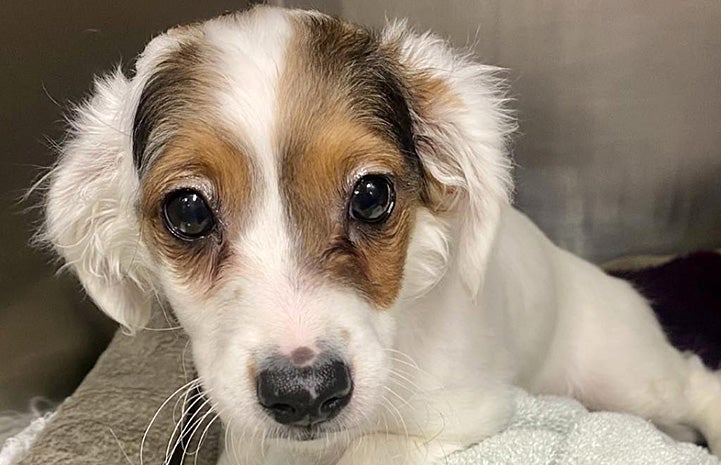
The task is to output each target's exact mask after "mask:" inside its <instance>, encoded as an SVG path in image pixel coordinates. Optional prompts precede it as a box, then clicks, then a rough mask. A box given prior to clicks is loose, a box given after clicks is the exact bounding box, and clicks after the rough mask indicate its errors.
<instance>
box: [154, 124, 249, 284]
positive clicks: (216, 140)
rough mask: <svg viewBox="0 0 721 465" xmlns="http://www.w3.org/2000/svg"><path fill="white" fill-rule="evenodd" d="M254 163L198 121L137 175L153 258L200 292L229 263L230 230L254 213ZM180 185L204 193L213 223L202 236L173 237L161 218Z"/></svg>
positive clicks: (234, 232)
mask: <svg viewBox="0 0 721 465" xmlns="http://www.w3.org/2000/svg"><path fill="white" fill-rule="evenodd" d="M252 176H253V166H252V164H251V161H250V158H249V157H247V156H246V155H245V154H244V153H243V151H242V150H241V149H240V148H238V147H237V146H236V145H234V144H233V143H231V142H230V139H229V138H226V137H224V136H223V135H222V134H220V133H219V132H218V131H216V130H213V129H209V128H206V127H204V126H203V125H201V124H197V125H194V126H186V127H185V128H183V129H181V130H179V131H178V133H177V134H176V135H175V137H174V138H173V139H172V140H170V141H169V142H168V143H167V145H166V146H165V147H164V149H163V151H162V152H161V153H160V154H159V155H158V156H157V157H156V158H155V159H154V160H153V162H152V164H151V165H150V166H149V167H148V168H147V172H146V175H145V176H144V177H143V179H142V181H141V191H142V194H141V211H142V216H143V219H142V221H143V226H144V227H143V234H144V236H145V238H146V240H147V241H148V242H149V243H152V244H154V245H155V247H151V249H152V250H153V251H154V252H155V253H156V256H157V258H159V259H161V260H163V261H167V262H168V263H169V264H170V266H171V268H172V269H173V271H174V273H175V274H176V275H177V276H178V277H179V278H180V279H182V280H183V281H184V282H186V283H187V284H188V285H189V286H193V287H194V288H195V289H196V290H198V291H199V292H201V293H206V292H210V291H211V290H212V289H213V288H214V287H215V286H216V285H217V284H218V283H219V281H221V279H220V278H221V273H222V270H223V268H224V266H225V265H226V264H227V263H228V259H229V256H230V247H229V243H228V240H227V238H228V236H231V237H235V236H237V235H239V234H240V233H241V232H242V229H243V227H244V225H245V223H246V222H247V221H248V218H250V215H251V214H252V211H251V209H252V199H251V195H252V183H251V179H252ZM180 188H193V189H196V190H199V191H201V193H203V194H204V196H205V198H206V201H207V202H208V204H209V206H210V207H211V210H213V212H214V215H215V219H216V227H215V230H214V231H213V233H212V234H210V235H208V236H207V237H205V238H202V239H199V240H196V241H192V242H188V241H182V240H179V239H177V238H176V237H174V236H173V235H172V234H171V233H170V232H169V231H168V230H167V228H166V226H165V224H164V221H163V211H162V208H163V203H164V199H165V197H166V196H167V195H168V194H169V193H170V192H173V191H175V190H177V189H180Z"/></svg>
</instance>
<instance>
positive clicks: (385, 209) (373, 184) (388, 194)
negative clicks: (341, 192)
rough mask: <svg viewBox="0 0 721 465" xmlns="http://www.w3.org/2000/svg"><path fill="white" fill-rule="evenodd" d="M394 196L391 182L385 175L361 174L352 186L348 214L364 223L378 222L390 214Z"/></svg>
mask: <svg viewBox="0 0 721 465" xmlns="http://www.w3.org/2000/svg"><path fill="white" fill-rule="evenodd" d="M395 197H396V194H395V190H393V183H392V182H391V180H390V179H389V178H388V177H387V176H383V175H380V174H369V175H366V176H363V177H362V178H360V179H359V180H358V182H356V184H355V186H354V187H353V193H352V194H351V198H350V206H349V211H348V214H349V215H350V217H351V218H353V219H355V220H358V221H362V222H364V223H379V222H381V221H384V220H386V219H387V218H388V217H389V216H390V214H391V212H392V211H393V206H394V205H395Z"/></svg>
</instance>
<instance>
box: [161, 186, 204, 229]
mask: <svg viewBox="0 0 721 465" xmlns="http://www.w3.org/2000/svg"><path fill="white" fill-rule="evenodd" d="M163 220H164V221H165V227H166V228H167V229H168V231H170V232H171V233H172V234H173V235H174V236H175V237H177V238H179V239H182V240H185V241H193V240H195V239H200V238H202V237H205V236H207V235H208V234H209V233H210V232H211V231H212V230H213V228H214V227H215V218H214V217H213V212H212V211H211V210H210V207H209V206H208V203H207V202H206V201H205V199H204V198H203V196H202V195H201V194H200V193H199V192H198V191H195V190H193V189H180V190H177V191H175V192H171V193H170V194H168V196H167V197H166V198H165V203H163Z"/></svg>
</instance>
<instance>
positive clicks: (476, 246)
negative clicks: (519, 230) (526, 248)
mask: <svg viewBox="0 0 721 465" xmlns="http://www.w3.org/2000/svg"><path fill="white" fill-rule="evenodd" d="M383 41H384V42H385V43H386V44H387V45H388V47H389V49H391V50H397V53H398V54H399V58H398V59H399V61H400V64H401V69H400V72H401V74H402V75H403V76H404V81H405V84H406V87H407V90H408V92H409V97H410V100H411V101H410V107H411V113H412V118H413V120H414V123H413V125H414V128H413V129H414V137H415V142H416V148H417V151H418V155H419V157H420V159H421V163H422V164H423V167H424V169H425V171H426V174H427V175H428V177H429V178H430V179H432V181H433V182H432V184H433V185H434V186H432V187H434V189H433V192H431V193H430V194H431V197H434V199H432V200H433V201H434V202H435V203H436V204H437V205H438V206H439V209H442V210H447V211H449V212H450V213H451V216H452V220H453V221H454V222H456V232H455V233H456V234H457V236H455V242H456V244H455V245H456V247H455V250H452V253H453V254H454V257H455V258H454V263H455V264H456V265H457V266H458V270H459V272H460V276H461V277H462V279H463V282H464V284H465V285H466V287H467V288H468V290H469V292H470V293H471V295H472V296H474V297H475V295H476V294H477V293H478V290H479V288H480V286H481V284H482V281H483V271H484V270H485V267H486V261H487V257H488V252H489V250H490V247H491V244H492V241H493V238H494V236H495V230H496V228H497V225H498V221H499V215H500V209H501V207H502V205H504V204H509V203H510V194H511V189H512V180H511V174H510V168H511V159H510V157H509V154H508V147H507V144H508V138H509V136H510V134H511V133H512V132H513V130H514V129H515V121H514V120H513V118H511V116H510V114H509V112H508V110H507V109H506V108H505V106H504V104H505V101H506V98H505V96H504V89H503V85H502V84H503V81H502V79H500V78H499V77H498V72H499V71H500V70H499V69H498V68H495V67H492V66H486V65H481V64H478V63H476V62H474V61H473V60H472V59H471V58H470V56H469V55H464V54H460V53H459V52H458V51H456V50H453V49H452V48H451V47H450V46H449V45H448V43H446V42H445V41H443V40H441V39H440V38H438V37H436V36H434V35H431V34H423V35H418V34H415V33H413V32H412V31H409V30H408V28H407V27H406V25H405V23H404V22H396V23H393V24H390V25H388V26H387V27H386V29H385V30H384V33H383Z"/></svg>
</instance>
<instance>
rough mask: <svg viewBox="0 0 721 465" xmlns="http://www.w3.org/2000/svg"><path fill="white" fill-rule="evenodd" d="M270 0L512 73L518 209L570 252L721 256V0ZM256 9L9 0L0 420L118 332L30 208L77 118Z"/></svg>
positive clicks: (3, 34)
mask: <svg viewBox="0 0 721 465" xmlns="http://www.w3.org/2000/svg"><path fill="white" fill-rule="evenodd" d="M269 3H274V4H278V5H285V6H301V7H313V8H317V9H319V10H322V11H324V12H327V13H331V14H335V15H339V16H343V17H345V18H347V19H350V20H352V21H355V22H358V23H362V24H367V25H370V26H373V27H380V26H382V24H383V23H384V21H385V18H395V17H403V18H409V20H410V22H411V24H413V25H416V26H417V27H418V28H419V29H421V30H425V29H432V30H434V31H435V32H436V33H438V34H440V35H442V36H444V37H447V38H448V39H450V40H451V41H452V42H453V43H454V44H455V45H458V46H466V45H468V46H471V47H473V49H474V51H475V53H476V54H477V55H478V57H479V59H480V60H482V61H484V62H486V63H489V64H495V65H498V66H502V67H505V68H508V69H509V72H508V78H509V80H510V83H511V92H512V96H513V97H514V98H515V101H514V102H513V106H514V108H515V109H516V111H517V115H518V118H519V121H520V131H519V133H518V135H517V137H516V143H515V145H514V157H515V160H516V163H517V165H518V166H517V168H516V171H515V178H516V182H517V192H516V204H517V206H518V207H519V208H520V209H522V210H523V211H525V212H526V213H528V214H529V215H530V216H531V218H532V219H533V220H535V221H536V223H537V224H538V225H539V226H540V227H541V228H542V229H543V230H544V231H545V232H546V233H547V234H548V235H549V236H550V237H551V238H552V239H553V240H554V241H556V242H557V243H558V244H560V245H561V246H563V247H565V248H567V249H569V250H571V251H573V252H575V253H577V254H579V255H581V256H584V257H586V258H588V259H590V260H592V261H595V262H602V261H605V260H609V259H612V258H616V257H619V256H622V255H628V254H645V253H663V254H666V253H683V252H687V251H691V250H696V249H702V248H719V247H721V26H720V25H721V2H719V1H718V0H693V1H688V2H679V1H678V0H654V1H642V0H606V1H604V2H598V1H591V0H587V1H574V2H567V1H562V0H556V1H546V0H544V1H538V0H518V1H513V2H509V1H503V0H451V1H446V2H441V1H437V0H386V1H382V0H363V1H361V0H355V1H354V0H325V1H290V0H286V1H284V0H277V1H275V2H269ZM248 4H249V2H238V1H223V0H206V1H204V2H196V1H192V0H182V1H177V0H176V1H171V0H144V1H138V0H125V1H123V2H90V1H77V0H68V1H64V2H49V1H43V2H35V1H26V0H4V1H3V2H2V6H0V66H2V68H1V69H2V73H0V89H1V90H0V135H1V136H2V141H3V148H4V149H3V151H2V152H1V153H0V202H1V205H2V208H0V224H1V225H2V228H1V231H2V235H0V237H2V241H1V242H0V411H2V410H7V409H23V408H25V407H26V406H27V404H28V400H29V399H30V398H32V397H33V396H44V397H48V398H51V399H56V400H60V399H62V398H63V397H65V396H67V395H69V394H70V393H71V392H72V390H73V389H74V387H75V386H76V385H77V383H78V382H79V381H80V380H81V379H82V377H83V376H84V374H85V373H86V372H87V370H88V369H90V368H91V367H92V365H93V363H94V361H95V359H96V358H97V356H98V354H99V353H100V352H101V351H102V350H103V348H104V347H105V345H106V344H107V342H108V341H109V338H110V337H111V336H112V333H113V332H114V330H115V325H114V324H112V322H110V321H108V320H107V319H106V318H105V317H104V316H103V315H102V314H101V313H100V312H99V311H98V310H96V309H95V308H94V306H93V305H92V303H91V302H89V301H88V300H87V299H86V298H84V297H83V294H82V292H81V290H80V288H79V285H78V284H77V283H76V282H75V281H74V279H73V278H72V276H68V275H56V274H55V270H56V268H57V265H56V264H53V263H52V256H51V255H50V254H47V253H45V252H42V251H38V250H34V249H32V248H31V247H30V246H29V245H28V241H29V238H30V237H31V235H32V231H33V228H34V224H35V222H36V221H37V220H38V212H37V210H32V209H30V208H31V207H32V206H33V205H32V203H18V199H19V198H20V197H21V196H22V194H23V191H24V190H25V189H27V188H28V187H29V186H30V185H31V184H32V182H33V180H34V179H35V178H36V177H37V176H38V175H39V174H40V173H41V167H44V166H48V165H50V164H51V163H52V162H53V160H54V153H53V150H52V149H51V148H50V147H51V144H50V143H49V142H48V141H60V140H61V139H62V134H63V130H64V122H63V114H64V113H65V112H66V111H67V110H68V108H69V107H70V104H71V102H78V101H80V100H81V99H82V98H83V96H86V95H87V91H88V90H89V89H90V87H91V82H92V78H93V75H95V74H97V73H102V72H104V71H107V70H110V69H111V68H112V67H113V66H114V65H116V64H117V63H119V62H121V63H122V64H123V66H124V68H125V69H130V68H132V63H133V59H134V57H135V56H136V55H137V54H138V53H139V52H140V51H141V50H142V48H143V46H144V44H145V43H146V42H147V41H148V40H149V39H150V38H151V37H153V36H154V35H156V34H158V33H159V32H161V31H163V30H165V29H167V28H168V27H170V26H173V25H176V24H179V23H185V22H189V21H195V20H200V19H204V18H209V17H212V16H215V15H217V14H219V13H222V12H224V11H226V10H237V9H240V8H244V7H246V6H247V5H248ZM36 200H37V199H36ZM28 209H30V210H29V211H27V210H28Z"/></svg>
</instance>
